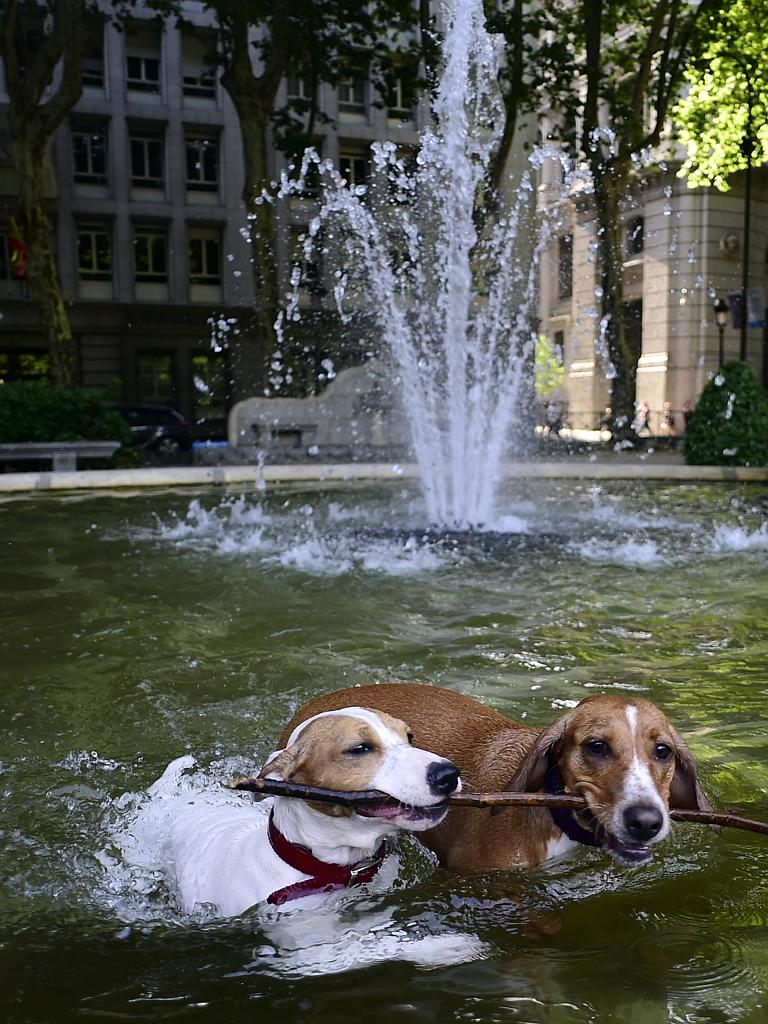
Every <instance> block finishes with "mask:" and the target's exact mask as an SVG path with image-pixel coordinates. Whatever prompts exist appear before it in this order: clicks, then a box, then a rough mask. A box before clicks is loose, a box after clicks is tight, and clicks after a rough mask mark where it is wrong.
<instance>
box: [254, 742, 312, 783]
mask: <svg viewBox="0 0 768 1024" xmlns="http://www.w3.org/2000/svg"><path fill="white" fill-rule="evenodd" d="M300 763H301V748H300V747H299V745H298V744H297V743H294V744H293V745H292V746H290V747H286V748H285V749H284V750H276V751H275V752H274V753H272V754H270V755H269V757H268V758H267V760H266V761H265V762H264V767H263V768H262V769H261V771H260V772H259V774H258V775H257V776H256V778H257V779H281V780H283V781H284V782H287V781H288V780H289V779H290V778H291V776H292V775H293V774H294V772H295V771H296V770H297V768H298V767H299V764H300Z"/></svg>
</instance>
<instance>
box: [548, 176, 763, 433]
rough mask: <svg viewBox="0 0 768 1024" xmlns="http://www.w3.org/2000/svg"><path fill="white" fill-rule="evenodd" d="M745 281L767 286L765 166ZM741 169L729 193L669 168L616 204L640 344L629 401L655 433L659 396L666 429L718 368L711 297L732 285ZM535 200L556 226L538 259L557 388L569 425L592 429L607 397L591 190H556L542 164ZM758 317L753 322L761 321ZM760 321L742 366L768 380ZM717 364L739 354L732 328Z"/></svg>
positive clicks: (627, 294) (736, 284)
mask: <svg viewBox="0 0 768 1024" xmlns="http://www.w3.org/2000/svg"><path fill="white" fill-rule="evenodd" d="M752 175H753V185H752V204H751V211H752V216H751V231H750V259H749V267H750V275H749V276H750V287H751V288H754V289H758V290H761V291H763V290H764V289H765V288H766V287H767V286H768V174H766V173H765V171H764V170H759V171H758V170H753V171H752ZM743 179H744V175H740V176H736V178H735V179H734V182H733V188H732V189H731V191H729V192H726V193H723V192H718V191H716V190H715V189H689V188H688V187H687V186H686V183H685V181H684V180H682V179H680V178H678V177H677V176H676V174H675V168H674V167H670V169H669V170H666V171H657V172H654V173H647V174H645V175H643V176H641V177H639V178H638V180H637V182H636V185H635V187H634V191H633V193H632V195H631V196H630V197H629V198H628V200H627V201H626V203H625V204H624V208H623V212H622V241H623V250H624V312H625V318H626V324H627V330H628V335H629V338H630V339H631V340H632V341H633V343H634V344H635V345H637V346H638V349H639V351H640V360H639V364H638V370H637V400H638V402H646V403H647V404H648V406H649V407H650V410H651V424H650V429H651V433H654V434H657V433H659V432H660V430H661V424H662V419H663V416H664V408H665V403H666V402H668V403H670V406H671V409H672V411H673V415H674V416H675V424H676V428H677V429H678V430H680V429H681V428H682V424H683V416H682V411H683V408H684V406H685V404H686V403H687V402H690V403H693V404H695V402H696V399H697V396H698V395H699V393H700V392H701V389H702V388H703V386H704V385H705V384H706V382H707V379H708V378H709V376H710V375H711V374H712V373H714V372H715V371H716V370H717V367H718V365H719V341H720V339H719V331H718V327H717V324H716V322H715V316H714V308H713V304H714V301H715V298H717V297H719V298H723V299H727V297H728V295H729V294H732V293H739V291H740V288H741V278H742V265H743V264H742V260H743V258H744V250H743V220H744V180H743ZM539 202H540V207H542V208H543V209H545V210H549V212H550V213H552V212H553V211H554V210H556V211H557V214H558V221H559V223H560V227H559V228H558V230H557V231H556V232H555V234H554V236H553V238H552V240H551V242H550V243H549V245H548V246H547V249H546V251H545V253H544V255H543V257H542V269H541V280H540V301H539V317H540V329H541V331H542V332H543V333H544V334H546V335H547V337H548V338H549V340H550V342H551V343H552V344H553V345H554V346H555V348H556V350H557V351H559V352H561V353H562V359H563V362H564V368H565V378H564V382H563V384H562V387H561V389H560V394H559V395H558V396H557V397H558V398H559V400H560V401H561V402H562V403H563V406H564V410H565V413H566V419H567V422H568V424H569V425H570V426H572V427H575V428H593V427H595V426H596V425H597V424H598V422H599V420H600V417H601V416H602V414H603V412H604V409H605V407H606V405H607V404H608V403H609V394H610V381H609V380H608V379H607V376H606V375H607V373H608V374H609V373H610V371H609V369H608V360H607V353H606V352H605V350H604V348H603V346H602V345H601V341H600V323H599V316H598V313H597V303H596V294H595V288H596V287H597V278H596V272H597V266H596V259H595V234H594V233H595V223H594V219H593V215H592V211H591V208H590V201H589V196H588V195H585V194H581V193H579V192H578V191H573V192H571V194H569V195H567V196H566V197H563V196H562V185H561V183H560V181H559V180H558V179H557V176H556V169H555V168H554V167H553V166H552V165H550V166H549V167H548V168H546V169H545V172H544V175H543V180H542V185H541V188H540V199H539ZM760 319H762V318H760ZM767 337H768V332H767V331H766V328H765V327H764V326H761V327H753V328H750V329H748V331H747V342H748V345H747V362H748V363H749V365H750V366H751V368H752V370H753V371H754V373H755V375H756V376H757V378H758V380H762V381H763V383H764V384H765V383H766V374H768V361H766V357H765V351H766V338H767ZM723 343H724V353H725V358H726V360H728V359H738V358H739V331H738V330H737V329H735V328H734V326H733V324H732V322H729V324H728V325H727V326H726V327H725V330H724V332H723Z"/></svg>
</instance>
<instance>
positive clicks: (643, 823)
mask: <svg viewBox="0 0 768 1024" xmlns="http://www.w3.org/2000/svg"><path fill="white" fill-rule="evenodd" d="M663 824H664V815H663V814H662V813H661V811H660V810H659V808H658V807H654V806H653V805H651V804H632V806H631V807H627V808H626V810H625V811H624V827H625V828H626V830H627V833H628V834H629V835H630V836H631V837H632V838H633V839H636V840H637V841H638V842H640V843H647V842H648V840H649V839H653V838H654V836H657V835H658V834H659V832H661V829H662V826H663Z"/></svg>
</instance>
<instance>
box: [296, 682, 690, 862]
mask: <svg viewBox="0 0 768 1024" xmlns="http://www.w3.org/2000/svg"><path fill="white" fill-rule="evenodd" d="M363 704H364V705H365V706H367V707H371V708H374V709H375V710H376V711H379V712H386V713H388V714H391V715H398V716H399V715H402V716H403V717H404V718H405V719H407V721H408V722H409V724H410V726H411V728H412V729H413V734H414V742H415V744H416V745H417V746H420V747H426V748H427V749H429V750H434V751H435V753H437V754H440V755H442V756H443V757H447V758H449V759H450V760H451V761H453V762H454V764H456V765H457V766H458V767H459V768H460V769H461V773H462V779H463V782H464V787H465V789H466V790H467V791H477V792H495V791H499V790H504V789H510V790H515V791H520V792H523V791H526V790H532V789H533V790H535V789H539V788H541V786H542V784H543V781H544V776H545V774H546V772H547V770H548V768H549V767H550V765H551V764H553V763H555V762H556V763H557V764H558V765H559V766H560V770H561V772H562V775H563V780H564V783H565V789H566V791H568V792H573V793H578V794H580V795H582V796H584V797H585V798H586V799H587V801H588V805H589V807H590V810H592V812H593V813H594V815H595V817H596V818H597V819H598V821H600V822H601V823H605V822H607V821H608V820H609V818H610V814H611V811H612V810H613V807H614V805H615V801H616V798H617V792H618V789H619V788H620V786H621V784H622V780H623V778H624V774H625V772H626V770H627V768H628V766H629V764H630V763H631V760H632V757H633V756H634V752H635V741H634V740H632V737H631V733H630V730H629V725H628V721H627V717H626V708H627V707H628V706H629V705H634V706H635V707H636V708H637V741H636V742H637V749H638V750H642V762H643V763H644V764H645V767H646V768H647V769H648V772H649V773H650V774H651V777H652V778H653V780H654V783H655V785H656V788H657V790H658V792H659V794H660V796H661V798H662V800H663V801H664V802H665V803H666V804H668V805H671V806H673V807H693V808H699V809H702V810H705V809H708V808H709V803H708V801H707V799H706V797H705V795H704V793H703V792H702V790H701V786H700V785H699V781H698V775H697V771H696V765H695V762H694V760H693V758H692V756H691V753H690V751H689V750H688V748H687V747H686V745H685V743H684V742H683V740H682V739H681V738H680V736H679V735H678V734H677V732H675V730H674V729H673V728H672V727H671V726H670V724H669V723H668V722H667V720H666V718H665V716H664V715H663V714H662V712H661V711H660V710H659V709H658V708H657V707H656V706H655V705H654V704H651V702H650V701H646V700H643V699H642V698H630V699H624V698H622V697H616V696H613V695H599V696H594V697H589V698H587V699H586V700H584V701H582V702H581V704H579V706H578V707H577V708H574V709H573V711H570V712H568V713H567V714H566V715H564V716H563V717H562V718H560V719H558V720H557V721H556V722H554V723H552V725H550V726H548V727H547V728H546V729H535V728H528V727H526V726H523V725H520V724H519V723H517V722H513V721H511V720H510V719H508V718H505V717H504V716H503V715H501V714H499V713H498V712H497V711H494V710H493V709H491V708H488V707H486V706H485V705H483V704H481V703H480V702H479V701H476V700H474V699H473V698H471V697H465V696H463V695H462V694H459V693H454V692H453V691H451V690H444V689H440V688H438V687H433V686H419V685H414V684H408V683H403V684H399V683H392V684H385V685H381V686H361V687H354V688H352V689H346V690H339V691H337V692H335V693H330V694H324V695H323V696H321V697H318V698H317V699H316V700H313V701H311V702H310V703H309V704H307V705H305V706H304V707H303V708H301V709H300V711H299V712H297V714H296V716H295V718H294V719H293V720H292V721H291V722H290V724H289V725H288V726H287V727H286V730H285V732H284V734H283V740H285V738H286V737H287V736H288V735H290V733H291V731H292V730H293V729H294V728H295V727H296V725H298V724H299V722H301V721H303V720H304V719H306V718H310V717H311V716H312V715H316V714H318V713H319V712H321V711H330V710H333V709H337V708H343V707H346V706H351V705H358V706H359V705H363ZM592 739H604V740H605V741H607V742H608V743H610V746H611V757H610V758H608V759H603V758H596V757H592V756H590V754H589V752H588V751H587V750H586V749H585V746H584V744H585V742H586V741H588V740H592ZM657 743H666V744H667V745H668V746H670V747H671V749H672V751H673V756H672V757H671V758H670V759H669V760H668V761H661V760H658V759H657V758H655V757H654V756H653V749H654V746H655V744H657ZM561 834H562V833H561V832H560V831H559V829H558V828H557V827H556V826H555V824H554V822H553V821H552V818H551V817H550V815H549V813H548V812H547V811H546V810H542V809H539V808H520V809H514V810H511V809H508V810H505V811H503V813H496V814H493V813H492V812H491V811H486V810H477V809H474V808H454V809H452V810H451V811H450V813H449V814H448V817H447V818H446V820H445V822H444V823H443V824H442V825H440V826H438V827H437V828H435V829H432V830H430V831H428V832H426V833H425V834H424V836H423V841H424V843H425V844H426V845H427V846H429V847H430V848H431V849H433V850H434V851H435V852H436V853H437V855H438V857H439V858H440V861H441V863H442V864H444V865H445V866H446V867H448V868H451V869H453V870H455V871H460V872H464V873H472V872H479V871H488V870H499V869H509V868H518V867H530V866H532V865H535V864H538V863H540V862H541V861H542V860H544V859H545V858H546V856H547V845H548V843H549V842H550V840H552V839H556V838H557V837H558V836H560V835H561Z"/></svg>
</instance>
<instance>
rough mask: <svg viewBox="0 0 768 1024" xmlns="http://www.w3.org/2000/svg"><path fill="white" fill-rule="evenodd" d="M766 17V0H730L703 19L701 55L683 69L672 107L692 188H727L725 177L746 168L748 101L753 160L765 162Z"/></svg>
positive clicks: (682, 171)
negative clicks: (683, 90) (682, 90)
mask: <svg viewBox="0 0 768 1024" xmlns="http://www.w3.org/2000/svg"><path fill="white" fill-rule="evenodd" d="M765 17H766V6H765V0H731V2H729V3H727V4H724V5H722V7H719V8H718V9H717V10H714V11H713V12H712V13H711V14H710V15H709V18H708V19H707V22H706V41H705V45H704V49H703V51H702V56H701V59H699V60H697V61H695V62H694V63H693V64H691V66H690V67H689V68H688V70H687V71H686V74H685V81H686V84H687V87H688V91H687V95H686V96H685V97H684V99H682V100H681V101H680V102H679V103H678V104H677V105H676V107H675V109H674V111H673V116H674V119H675V121H676V124H677V128H678V132H679V137H680V140H681V142H682V143H683V144H684V145H685V147H686V150H687V159H686V160H685V163H684V164H683V166H682V168H681V169H680V176H681V177H685V178H687V180H688V184H689V185H690V187H691V188H698V187H701V186H706V185H714V186H715V188H717V189H719V190H720V191H721V192H725V191H727V190H728V189H729V188H730V185H729V181H728V178H729V176H730V175H732V174H734V173H735V172H736V171H742V170H744V169H745V168H746V167H747V161H748V156H747V153H748V150H749V146H748V135H749V131H748V122H749V119H750V113H749V110H750V105H751V108H752V113H751V123H752V131H751V134H752V142H753V152H752V165H753V166H759V165H760V164H762V163H764V162H765V161H768V49H767V48H766V46H765ZM750 100H751V104H750Z"/></svg>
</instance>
